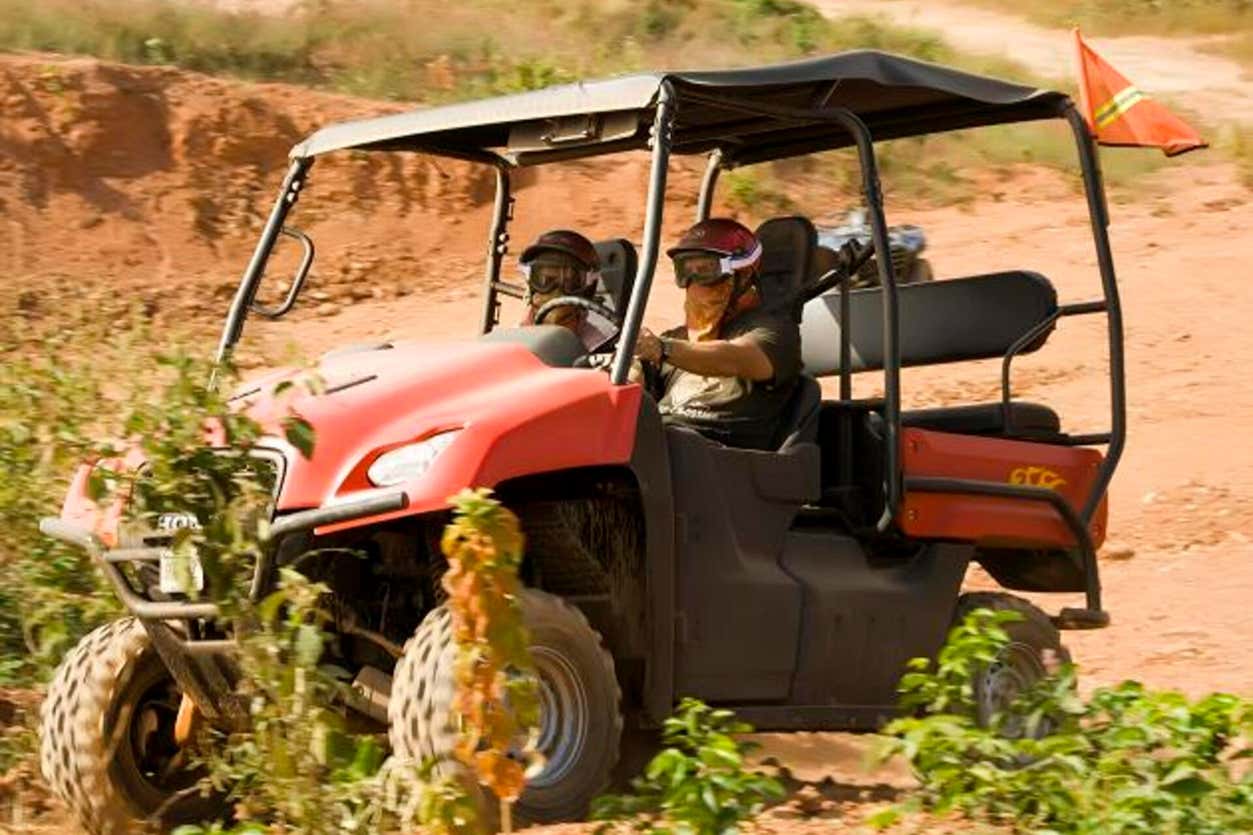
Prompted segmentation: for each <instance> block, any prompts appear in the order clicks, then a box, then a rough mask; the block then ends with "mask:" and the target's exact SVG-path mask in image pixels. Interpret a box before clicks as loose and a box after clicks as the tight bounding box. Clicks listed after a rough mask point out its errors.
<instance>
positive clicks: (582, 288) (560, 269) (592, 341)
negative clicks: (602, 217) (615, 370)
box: [518, 229, 615, 353]
mask: <svg viewBox="0 0 1253 835" xmlns="http://www.w3.org/2000/svg"><path fill="white" fill-rule="evenodd" d="M518 261H519V264H520V265H521V268H522V274H523V275H524V276H525V277H526V287H527V290H526V305H527V310H526V316H525V318H524V319H523V320H522V324H524V325H532V324H535V314H536V313H538V312H539V310H540V308H542V307H543V306H544V305H545V304H547V303H548V302H550V301H553V300H554V299H557V298H560V297H561V296H574V297H576V298H581V299H591V298H593V297H594V296H595V294H596V286H597V282H598V281H599V280H600V256H598V255H597V254H596V247H594V246H593V245H592V242H591V241H589V240H588V239H587V238H585V237H583V236H582V235H580V234H579V233H578V232H572V231H570V230H568V229H554V230H552V231H549V232H545V233H544V234H542V235H540V236H539V237H538V238H536V239H535V241H534V242H533V243H532V244H531V245H530V246H528V247H527V248H526V249H525V250H523V252H522V257H521V258H519V259H518ZM542 324H545V325H562V326H564V327H566V328H569V329H570V330H571V331H573V332H574V335H575V336H577V337H578V338H579V339H580V340H582V342H583V347H585V348H586V349H587V350H588V352H589V353H590V352H592V351H594V350H596V349H597V348H599V347H601V346H602V345H604V344H605V343H606V342H608V341H609V339H610V338H611V337H612V336H613V334H614V332H615V326H614V324H613V323H612V322H609V321H606V320H605V319H604V318H603V317H601V316H600V315H598V314H596V313H592V312H591V311H588V310H584V309H583V308H581V307H575V306H574V305H561V306H559V307H557V308H556V309H554V310H553V311H552V312H551V313H549V314H547V315H546V316H545V317H544V321H543V322H542Z"/></svg>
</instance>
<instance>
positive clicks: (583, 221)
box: [0, 56, 1253, 832]
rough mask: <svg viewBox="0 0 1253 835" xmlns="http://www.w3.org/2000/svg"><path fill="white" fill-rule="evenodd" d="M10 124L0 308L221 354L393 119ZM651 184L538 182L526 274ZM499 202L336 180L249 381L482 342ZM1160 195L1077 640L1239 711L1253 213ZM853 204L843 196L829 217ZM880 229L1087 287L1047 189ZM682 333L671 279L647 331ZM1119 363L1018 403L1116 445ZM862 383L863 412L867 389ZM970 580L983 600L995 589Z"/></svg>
mask: <svg viewBox="0 0 1253 835" xmlns="http://www.w3.org/2000/svg"><path fill="white" fill-rule="evenodd" d="M0 102H3V107H4V113H5V118H4V119H3V120H2V121H0V269H2V270H3V275H4V276H5V278H4V279H3V281H4V287H5V289H6V291H7V292H5V293H4V294H3V300H2V301H0V304H4V305H14V306H16V307H17V308H18V309H19V310H20V311H22V312H23V315H25V316H28V317H31V318H39V317H43V316H52V315H55V314H56V312H57V308H58V307H61V306H65V305H72V304H74V303H75V300H76V298H77V297H79V296H89V295H91V293H90V292H89V291H99V290H101V289H107V290H109V291H112V292H113V293H114V294H115V295H116V296H117V297H118V298H122V299H125V298H134V299H138V300H142V301H143V304H144V308H145V311H146V313H147V314H149V315H152V316H154V317H155V318H156V320H157V321H158V322H159V323H160V324H161V325H162V326H164V327H175V328H184V327H185V328H189V329H191V330H193V331H195V332H199V333H204V334H205V335H206V338H207V339H212V338H213V336H214V335H213V333H212V327H213V326H215V325H216V322H217V320H218V318H219V317H220V316H222V315H223V314H224V312H225V308H226V305H227V302H228V300H229V297H230V294H231V292H232V291H233V288H234V286H235V284H236V282H237V280H238V274H239V272H240V270H241V268H242V266H243V264H244V263H245V262H246V261H247V258H248V255H249V253H250V249H251V246H252V243H253V240H254V239H255V235H256V233H257V230H258V229H259V227H260V225H261V223H262V221H263V218H264V215H265V213H266V212H267V211H268V208H269V205H270V202H271V201H272V199H273V196H274V193H275V191H276V189H277V185H278V181H279V180H280V178H281V172H282V170H283V168H284V165H285V162H284V160H285V157H286V153H287V151H288V149H289V148H290V147H291V145H293V144H294V143H295V142H296V141H297V140H298V139H299V138H301V137H302V136H303V135H304V134H305V133H307V132H308V131H310V130H311V129H312V128H313V127H315V126H316V125H319V124H323V123H326V122H328V121H332V120H335V119H341V118H346V117H351V116H364V115H370V114H375V113H381V112H386V111H389V110H394V109H395V106H394V105H388V104H381V103H378V102H363V101H357V100H352V99H349V98H346V97H342V96H333V95H328V94H322V93H316V92H311V91H308V90H304V89H298V88H292V87H285V86H281V85H245V84H238V83H233V82H226V81H222V80H217V79H211V78H207V77H203V76H196V75H192V74H188V73H182V72H178V71H175V70H171V69H161V68H133V67H123V66H116V65H108V64H104V63H100V62H96V61H90V60H64V59H60V58H53V57H47V56H21V57H15V56H0ZM1112 153H1131V152H1119V151H1113V152H1112ZM698 173H699V164H698V163H697V162H694V161H682V162H680V163H678V164H676V166H675V170H674V172H673V173H672V177H671V183H672V196H671V198H670V201H669V205H668V209H669V220H668V223H667V227H668V231H667V240H669V239H671V238H672V237H673V232H674V231H675V230H676V229H677V228H678V227H679V226H681V225H682V224H683V222H684V221H686V220H687V218H689V217H690V216H691V211H692V206H693V205H694V194H695V187H696V183H697V179H698ZM645 174H646V160H644V159H642V158H638V157H632V158H630V159H628V160H626V161H625V162H623V161H619V160H615V161H613V162H612V163H611V164H603V163H602V164H596V165H591V164H579V165H571V166H566V167H563V168H562V169H558V170H553V171H551V172H548V171H543V172H530V173H527V174H525V175H524V176H522V177H520V180H521V183H520V185H521V186H522V189H521V192H520V199H519V207H518V221H517V223H516V224H515V226H514V229H513V238H514V242H515V245H514V247H513V250H514V251H515V252H516V251H518V249H519V248H520V247H519V245H518V244H519V242H521V241H522V240H523V239H525V238H527V237H528V236H530V235H533V234H534V233H535V232H537V231H538V230H539V229H541V228H543V227H548V226H554V225H563V226H564V225H570V226H576V227H578V228H581V229H584V230H587V231H588V232H589V234H591V236H592V237H594V238H608V237H616V236H626V237H629V238H632V239H635V240H638V238H639V230H640V228H641V225H642V218H643V184H644V181H645ZM491 186H492V181H491V177H490V174H489V173H487V172H484V171H483V170H481V169H474V168H472V167H471V166H469V165H465V164H460V163H455V162H448V161H442V160H441V161H436V160H431V159H427V158H422V157H418V156H413V155H387V156H382V155H378V156H366V155H361V154H345V155H341V156H339V157H338V158H333V159H328V160H326V161H322V162H319V163H318V165H317V166H315V169H314V172H313V177H312V179H311V182H310V188H309V190H308V193H307V195H306V196H305V197H304V199H303V200H302V205H301V206H300V207H299V209H298V210H297V212H296V214H295V215H294V216H293V220H294V221H295V222H296V223H298V224H299V225H301V226H302V227H304V228H305V229H306V230H307V231H309V232H310V234H311V235H312V236H313V238H314V240H315V241H316V242H317V244H318V262H317V265H316V266H315V269H314V275H313V278H312V279H311V281H310V285H309V287H308V289H307V291H306V295H305V297H304V298H303V299H302V303H301V306H300V308H299V309H298V310H297V312H295V313H294V314H293V315H292V316H291V317H290V318H289V320H287V321H284V322H281V323H277V324H270V323H259V322H254V323H252V324H250V330H249V333H248V334H247V336H246V337H245V348H244V349H243V357H244V359H245V360H247V361H248V362H249V363H250V364H261V363H264V362H267V361H273V360H274V358H276V357H278V356H280V355H282V354H283V353H284V351H285V350H286V349H287V347H288V346H291V347H292V348H293V349H294V350H295V351H297V352H298V353H301V354H303V355H306V356H316V354H317V353H319V352H321V351H322V350H325V349H327V348H329V347H332V346H334V345H336V344H341V343H344V342H353V341H369V340H373V339H377V338H380V337H387V336H391V335H403V336H406V337H410V338H412V337H419V338H422V337H430V338H435V337H443V336H451V335H464V336H467V337H469V336H471V335H472V334H473V331H474V327H475V323H476V321H477V319H478V314H479V305H480V302H479V292H478V291H479V282H480V280H481V278H480V277H481V257H482V252H483V249H484V245H485V237H486V229H487V216H488V213H489V211H490V201H491V196H492V187H491ZM1152 194H1153V195H1154V196H1146V197H1142V198H1137V199H1134V200H1131V201H1129V202H1124V203H1116V204H1114V205H1112V214H1113V226H1112V229H1111V236H1112V239H1113V245H1114V251H1115V257H1116V261H1117V263H1118V265H1119V268H1120V271H1121V272H1120V275H1121V288H1122V293H1123V299H1124V302H1125V309H1126V332H1127V333H1126V336H1127V338H1126V345H1127V364H1128V371H1127V378H1128V393H1129V407H1128V420H1129V425H1130V435H1129V438H1128V444H1127V454H1126V456H1125V458H1124V461H1123V464H1122V467H1121V469H1120V471H1119V473H1118V476H1117V478H1116V479H1115V482H1114V485H1113V489H1112V492H1111V497H1112V504H1111V515H1110V527H1111V541H1110V543H1109V544H1108V545H1107V546H1106V547H1105V549H1104V552H1103V555H1102V561H1103V566H1102V567H1103V572H1104V581H1105V599H1106V601H1107V606H1108V608H1109V609H1110V611H1111V612H1112V615H1113V625H1112V626H1111V627H1110V628H1109V629H1108V630H1105V631H1102V632H1095V633H1071V634H1069V635H1068V636H1067V641H1068V643H1069V645H1070V647H1071V649H1072V651H1073V654H1074V656H1075V659H1076V660H1077V662H1078V663H1079V664H1080V666H1081V668H1082V673H1083V676H1084V682H1085V686H1089V687H1090V686H1093V685H1097V684H1105V683H1112V682H1115V681H1118V680H1121V679H1123V678H1136V679H1140V680H1142V681H1144V682H1145V683H1147V684H1149V685H1152V686H1158V687H1175V688H1182V689H1184V690H1186V691H1188V692H1191V693H1200V692H1203V691H1209V690H1216V689H1218V690H1228V691H1236V692H1241V693H1245V694H1250V693H1253V663H1250V655H1249V651H1248V644H1249V640H1250V639H1251V638H1253V608H1251V607H1250V606H1249V600H1250V599H1253V563H1251V562H1250V560H1251V559H1253V545H1251V544H1250V540H1251V539H1253V444H1250V442H1249V440H1248V434H1249V432H1250V430H1251V429H1253V388H1251V387H1250V386H1249V384H1248V381H1249V379H1250V372H1249V365H1250V363H1251V362H1253V342H1250V340H1249V337H1248V333H1249V330H1248V323H1249V322H1250V321H1253V293H1250V291H1249V288H1248V285H1247V274H1248V264H1249V263H1250V261H1251V260H1253V237H1251V236H1250V235H1249V234H1248V233H1247V230H1248V229H1249V228H1253V209H1251V208H1250V201H1249V196H1250V195H1249V192H1248V191H1247V190H1245V189H1244V188H1243V187H1241V186H1240V185H1238V184H1237V177H1236V175H1235V173H1234V171H1233V170H1231V169H1229V168H1228V167H1226V166H1223V165H1209V164H1206V161H1205V160H1204V159H1203V158H1201V159H1196V160H1193V159H1191V158H1189V159H1188V160H1187V161H1186V162H1185V163H1182V164H1181V166H1180V168H1178V169H1176V170H1174V171H1172V172H1170V173H1169V174H1167V175H1165V177H1164V179H1161V180H1159V182H1158V183H1157V184H1156V187H1155V188H1154V189H1153V192H1152ZM842 199H843V198H841V197H838V196H836V195H832V196H831V205H832V206H833V207H836V206H838V204H839V203H840V201H841V200H842ZM888 210H889V218H890V220H891V221H893V222H911V223H918V224H921V225H922V226H923V227H925V229H926V230H927V234H928V238H929V240H930V241H931V251H930V253H929V258H930V259H931V261H932V263H933V264H934V266H935V268H936V271H937V274H938V276H939V277H941V278H943V277H949V276H958V275H968V274H973V273H977V272H985V271H991V270H996V269H1011V268H1025V269H1034V270H1038V271H1040V272H1042V273H1044V274H1046V275H1048V276H1049V277H1050V278H1051V279H1052V280H1053V282H1054V283H1055V284H1056V285H1057V287H1058V289H1059V292H1060V294H1061V296H1062V297H1063V299H1065V300H1077V299H1084V298H1092V297H1094V296H1095V294H1096V292H1097V290H1098V284H1097V278H1096V271H1095V259H1094V255H1093V251H1092V245H1091V238H1090V235H1089V230H1088V226H1087V224H1088V220H1087V215H1086V210H1085V206H1084V204H1083V201H1082V200H1081V199H1080V198H1079V196H1078V194H1077V192H1076V190H1075V187H1074V184H1072V183H1069V182H1065V181H1064V180H1063V179H1062V178H1061V176H1060V175H1057V174H1055V173H1053V172H1048V171H1040V170H1030V169H1024V170H1022V171H1019V172H1016V173H1015V174H1014V175H1013V176H1012V177H1010V178H1008V179H1005V178H1002V180H1000V181H996V182H991V181H989V182H988V183H987V186H986V188H981V196H980V198H979V199H977V200H976V201H975V202H974V203H973V204H971V205H969V206H967V207H964V208H943V209H917V210H910V209H908V208H905V209H902V208H901V207H900V206H897V205H892V204H890V205H889V207H888ZM836 214H837V213H836V212H834V211H833V212H832V217H830V218H826V220H831V219H833V218H834V217H835V216H836ZM819 220H822V219H821V218H820V219H819ZM510 268H512V267H510ZM275 283H277V279H276V280H275ZM678 309H679V308H678V296H677V293H676V292H675V290H674V288H673V287H672V286H671V285H670V284H669V282H668V281H667V280H666V277H665V276H664V275H659V280H658V287H657V288H656V289H655V291H654V304H653V305H652V309H651V310H650V314H649V317H648V318H649V321H651V322H653V323H658V324H659V323H663V322H665V321H668V320H672V319H673V318H674V317H675V315H676V313H677V311H678ZM507 315H513V312H509V313H508V314H507ZM6 318H10V319H11V317H6ZM1103 339H1104V335H1103V331H1102V329H1101V328H1100V326H1099V323H1098V322H1097V321H1095V320H1093V321H1076V320H1068V321H1066V322H1064V323H1063V325H1062V326H1061V327H1060V328H1059V329H1058V332H1057V333H1056V334H1055V335H1054V336H1053V337H1052V339H1051V341H1050V343H1049V345H1048V346H1047V347H1046V348H1045V349H1044V350H1043V351H1041V352H1040V353H1039V354H1036V355H1032V356H1030V357H1026V358H1024V359H1023V360H1022V361H1021V362H1020V363H1019V364H1018V366H1017V368H1018V371H1017V374H1016V377H1015V392H1016V394H1017V395H1019V396H1022V397H1026V398H1028V399H1033V400H1039V401H1042V402H1046V403H1049V404H1050V405H1052V406H1054V407H1055V408H1056V409H1057V411H1058V412H1059V413H1060V414H1061V415H1062V416H1063V422H1064V426H1065V428H1066V429H1068V430H1071V431H1080V430H1082V431H1099V430H1102V429H1104V428H1107V414H1108V413H1107V409H1108V406H1107V403H1108V399H1107V394H1108V391H1107V382H1106V376H1105V367H1106V365H1105V354H1104V351H1103V348H1102V346H1103ZM865 376H866V377H867V378H868V379H865V380H862V381H860V383H861V384H862V385H863V387H865V388H866V389H867V390H871V389H873V388H874V385H875V383H876V382H877V381H876V380H874V379H869V378H870V377H873V376H874V375H865ZM998 380H999V377H998V368H997V365H996V364H995V363H975V364H969V365H962V366H958V367H951V368H938V369H924V370H919V371H911V372H909V373H906V375H905V377H904V392H905V397H906V400H907V404H912V405H920V404H938V403H953V402H975V401H987V400H989V399H995V398H996V397H997V396H998V389H997V386H998ZM969 583H970V585H971V587H977V588H983V587H988V586H989V585H990V581H989V580H988V578H986V576H983V575H982V574H981V573H980V572H978V571H973V572H972V575H971V577H970V578H969ZM1040 602H1041V603H1042V605H1044V606H1045V607H1046V608H1048V609H1050V610H1056V609H1057V608H1058V607H1060V606H1062V605H1073V600H1072V599H1071V598H1065V599H1058V598H1053V599H1042V600H1041V601H1040ZM765 741H766V742H767V743H768V745H767V752H766V753H767V754H768V755H773V756H776V757H778V758H779V759H781V760H782V761H783V762H785V763H786V764H787V765H788V766H789V768H790V769H791V770H792V771H793V772H794V773H795V775H796V776H797V777H798V778H802V779H806V780H817V779H821V777H822V776H823V775H827V776H832V777H834V778H836V779H838V780H841V781H843V783H842V786H843V788H840V789H839V791H836V790H834V789H831V790H829V791H828V794H829V795H830V796H832V797H836V798H837V799H842V800H844V801H848V800H852V801H856V800H857V799H858V797H859V792H861V791H863V790H864V791H865V792H868V793H869V794H868V795H867V798H866V799H872V800H873V799H875V798H877V797H880V796H882V792H881V791H880V789H876V788H874V787H875V786H876V785H877V784H878V783H879V782H880V781H886V782H887V783H889V784H892V785H901V781H902V780H903V779H904V777H903V775H902V774H900V773H895V772H890V773H888V774H887V775H886V776H885V775H882V774H880V775H871V776H867V775H864V774H860V772H859V770H858V768H857V763H858V758H859V754H858V753H857V751H858V750H860V746H859V745H856V744H852V743H850V742H849V741H848V740H847V739H846V738H845V737H843V736H840V735H794V736H777V735H775V736H768V737H766V740H765ZM849 784H851V785H852V786H853V787H852V788H851V789H850V788H848V785H849ZM859 787H860V788H859ZM841 792H843V794H841ZM837 811H838V809H837ZM827 825H828V826H829V822H828V823H827ZM790 831H792V830H791V829H789V832H790Z"/></svg>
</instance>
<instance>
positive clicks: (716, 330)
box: [635, 218, 801, 449]
mask: <svg viewBox="0 0 1253 835" xmlns="http://www.w3.org/2000/svg"><path fill="white" fill-rule="evenodd" d="M667 254H668V255H669V256H670V258H671V259H672V260H673V261H674V277H675V281H676V282H677V283H678V285H679V287H681V288H683V290H684V291H685V294H686V295H685V299H684V313H685V322H684V325H683V326H681V327H678V328H674V329H672V330H669V331H666V332H665V333H663V334H662V335H661V336H656V335H654V334H653V333H652V332H651V331H649V330H648V329H647V328H643V329H641V331H640V335H639V339H638V340H637V341H636V344H635V356H636V357H637V358H639V359H640V360H641V361H643V362H645V363H647V364H649V365H650V366H651V367H652V370H653V371H655V372H656V373H654V374H651V375H648V376H649V377H651V379H652V380H653V381H655V382H656V385H654V386H653V388H654V389H655V391H654V394H655V395H657V396H658V406H659V408H660V410H661V412H662V415H663V416H664V417H665V419H666V420H667V421H673V422H676V423H681V424H683V425H686V426H690V427H692V428H693V429H696V430H697V431H699V432H700V433H701V434H703V435H705V436H707V437H709V438H711V439H713V440H716V441H719V442H721V443H724V444H726V445H728V446H735V447H743V448H746V449H770V448H772V444H773V440H774V436H775V433H776V431H777V429H778V423H779V420H780V418H781V416H782V412H783V410H784V408H785V407H786V405H787V402H788V398H789V397H790V396H791V394H792V390H793V389H794V388H795V386H796V381H797V379H798V377H799V375H800V369H801V353H800V329H799V328H798V327H797V325H796V322H795V321H794V320H793V319H792V318H791V316H790V315H788V312H787V311H786V310H780V311H773V310H769V309H767V308H765V307H764V306H763V304H762V294H761V287H760V285H759V282H758V276H759V273H760V269H761V242H760V241H758V240H757V236H756V235H754V234H753V233H752V232H751V231H750V230H749V229H748V228H747V227H745V226H743V225H742V224H740V223H737V222H736V221H734V220H730V219H727V218H711V219H709V220H704V221H701V222H700V223H698V224H696V225H695V226H693V227H692V228H690V229H688V230H687V232H685V233H684V234H683V237H682V238H681V239H680V240H679V242H678V244H677V245H676V246H675V247H673V248H672V249H671V250H670V251H669V252H668V253H667Z"/></svg>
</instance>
